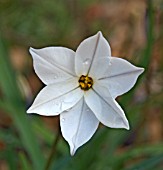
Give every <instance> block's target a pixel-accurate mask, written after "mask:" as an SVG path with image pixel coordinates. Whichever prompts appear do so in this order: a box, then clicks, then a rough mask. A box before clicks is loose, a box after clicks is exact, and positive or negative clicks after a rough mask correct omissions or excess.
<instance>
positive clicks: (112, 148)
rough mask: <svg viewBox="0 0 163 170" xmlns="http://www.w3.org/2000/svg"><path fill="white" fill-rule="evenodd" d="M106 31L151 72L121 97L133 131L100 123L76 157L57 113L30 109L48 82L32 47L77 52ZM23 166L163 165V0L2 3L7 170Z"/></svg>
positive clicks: (0, 102)
mask: <svg viewBox="0 0 163 170" xmlns="http://www.w3.org/2000/svg"><path fill="white" fill-rule="evenodd" d="M99 30H101V31H102V32H103V34H104V36H105V38H106V39H107V40H108V41H109V42H110V45H111V48H112V55H113V56H117V57H122V58H125V59H127V60H129V61H130V62H131V63H133V64H135V65H137V66H140V67H144V68H145V72H144V74H143V75H142V76H140V78H139V81H138V82H137V84H136V86H135V87H134V88H133V89H132V90H131V91H130V92H128V93H127V94H125V95H123V96H121V97H119V98H118V99H117V100H118V102H119V103H120V104H121V106H122V107H123V108H124V110H125V113H126V115H127V117H128V119H129V122H130V127H131V129H130V130H129V131H126V130H122V129H110V128H107V127H104V126H103V125H100V127H99V129H98V131H97V132H96V134H95V135H94V137H93V138H92V139H91V140H90V141H89V142H88V143H87V144H86V145H84V146H83V147H81V148H80V149H79V150H78V151H77V153H76V155H75V156H74V157H71V156H70V154H69V146H68V144H67V143H66V141H65V140H64V139H63V137H62V136H61V134H60V128H59V123H58V117H50V118H49V117H43V116H37V115H27V114H26V109H27V108H28V107H29V106H30V104H31V103H32V101H33V99H34V97H35V96H36V94H37V93H38V92H39V90H40V89H41V88H42V87H44V85H43V84H42V83H41V81H40V80H39V79H38V77H37V76H36V74H35V73H34V70H33V66H32V58H31V56H30V54H29V52H28V50H29V47H31V46H32V47H34V48H42V47H47V46H66V47H68V48H71V49H74V50H75V49H76V48H77V46H78V45H79V43H80V42H81V41H82V40H83V39H85V38H86V37H89V36H91V35H93V34H95V33H97V31H99ZM52 148H53V149H52ZM50 155H51V156H50ZM19 169H20V170H44V169H45V170H48V169H49V170H52V169H53V170H84V169H88V170H153V169H157V170H162V169H163V0H153V1H152V0H136V1H135V0H66V1H65V0H53V1H51V0H46V1H44V0H39V1H38V0H35V1H33V0H0V170H19Z"/></svg>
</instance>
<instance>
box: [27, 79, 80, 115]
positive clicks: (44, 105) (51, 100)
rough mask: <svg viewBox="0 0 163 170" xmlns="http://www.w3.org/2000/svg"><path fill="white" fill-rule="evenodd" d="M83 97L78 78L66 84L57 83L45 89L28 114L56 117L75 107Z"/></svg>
mask: <svg viewBox="0 0 163 170" xmlns="http://www.w3.org/2000/svg"><path fill="white" fill-rule="evenodd" d="M82 96H83V91H82V90H81V89H80V88H78V82H77V80H76V78H73V79H71V80H69V81H67V82H64V83H55V84H51V85H48V86H46V87H45V88H43V89H42V90H41V91H40V93H39V94H38V95H37V97H36V99H35V101H34V102H33V104H32V106H31V107H30V108H29V109H28V110H27V113H37V114H39V115H44V116H55V115H58V114H60V113H61V112H63V111H64V110H66V109H69V108H71V107H73V106H74V105H75V104H76V103H77V102H78V101H79V100H80V99H81V98H82Z"/></svg>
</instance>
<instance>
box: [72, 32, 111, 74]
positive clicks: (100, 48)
mask: <svg viewBox="0 0 163 170" xmlns="http://www.w3.org/2000/svg"><path fill="white" fill-rule="evenodd" d="M103 56H111V50H110V46H109V44H108V42H107V41H106V39H105V38H104V37H103V35H102V33H101V32H98V33H97V34H96V35H94V36H92V37H89V38H87V39H85V40H84V41H83V42H81V44H80V45H79V47H78V48H77V51H76V54H75V71H76V74H77V75H78V76H81V75H87V74H88V73H89V72H91V69H92V68H93V62H94V60H96V59H98V58H99V57H103Z"/></svg>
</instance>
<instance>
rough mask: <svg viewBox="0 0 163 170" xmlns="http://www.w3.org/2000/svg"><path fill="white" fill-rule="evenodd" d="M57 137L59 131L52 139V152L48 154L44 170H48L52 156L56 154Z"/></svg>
mask: <svg viewBox="0 0 163 170" xmlns="http://www.w3.org/2000/svg"><path fill="white" fill-rule="evenodd" d="M59 137H60V133H59V130H58V131H57V136H56V138H55V139H54V142H53V145H52V150H51V152H50V155H49V158H48V160H47V163H46V166H45V170H49V168H50V165H51V162H52V160H53V156H54V154H55V152H56V146H57V143H58V141H59Z"/></svg>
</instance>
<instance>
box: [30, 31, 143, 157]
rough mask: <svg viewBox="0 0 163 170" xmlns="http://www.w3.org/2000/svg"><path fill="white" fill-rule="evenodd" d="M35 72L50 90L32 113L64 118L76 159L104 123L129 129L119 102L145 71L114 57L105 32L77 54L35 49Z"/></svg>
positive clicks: (83, 44)
mask: <svg viewBox="0 0 163 170" xmlns="http://www.w3.org/2000/svg"><path fill="white" fill-rule="evenodd" d="M30 53H31V55H32V57H33V62H34V70H35V72H36V74H37V75H38V77H39V78H40V79H41V80H42V82H43V83H44V84H46V85H47V86H46V87H44V88H43V89H42V90H41V91H40V93H39V94H38V95H37V97H36V99H35V101H34V102H33V104H32V106H31V107H30V108H29V109H28V111H27V113H37V114H39V115H44V116H56V115H59V114H60V126H61V131H62V135H63V137H64V138H65V140H66V141H67V142H68V143H69V145H70V152H71V155H74V153H75V152H76V150H77V149H78V148H79V147H80V146H82V145H83V144H84V143H86V142H87V141H88V140H90V138H91V137H92V136H93V134H94V133H95V131H96V130H97V128H98V125H99V122H101V123H102V124H104V125H105V126H108V127H111V128H125V129H129V124H128V120H127V118H126V116H125V114H124V111H123V110H122V108H121V107H120V105H119V104H118V103H117V102H116V100H115V98H116V97H117V96H119V95H122V94H124V93H126V92H127V91H129V90H130V89H131V88H132V87H133V86H134V84H135V83H136V80H137V78H138V76H139V75H140V74H141V73H142V72H143V71H144V69H143V68H139V67H135V66H134V65H132V64H130V63H129V62H128V61H126V60H124V59H120V58H116V57H111V50H110V46H109V44H108V42H107V41H106V39H105V38H104V37H103V35H102V33H101V32H98V33H97V34H96V35H94V36H92V37H89V38H87V39H86V40H84V41H83V42H81V44H80V45H79V47H78V48H77V50H76V52H74V51H72V50H71V49H68V48H65V47H47V48H43V49H33V48H30Z"/></svg>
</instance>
